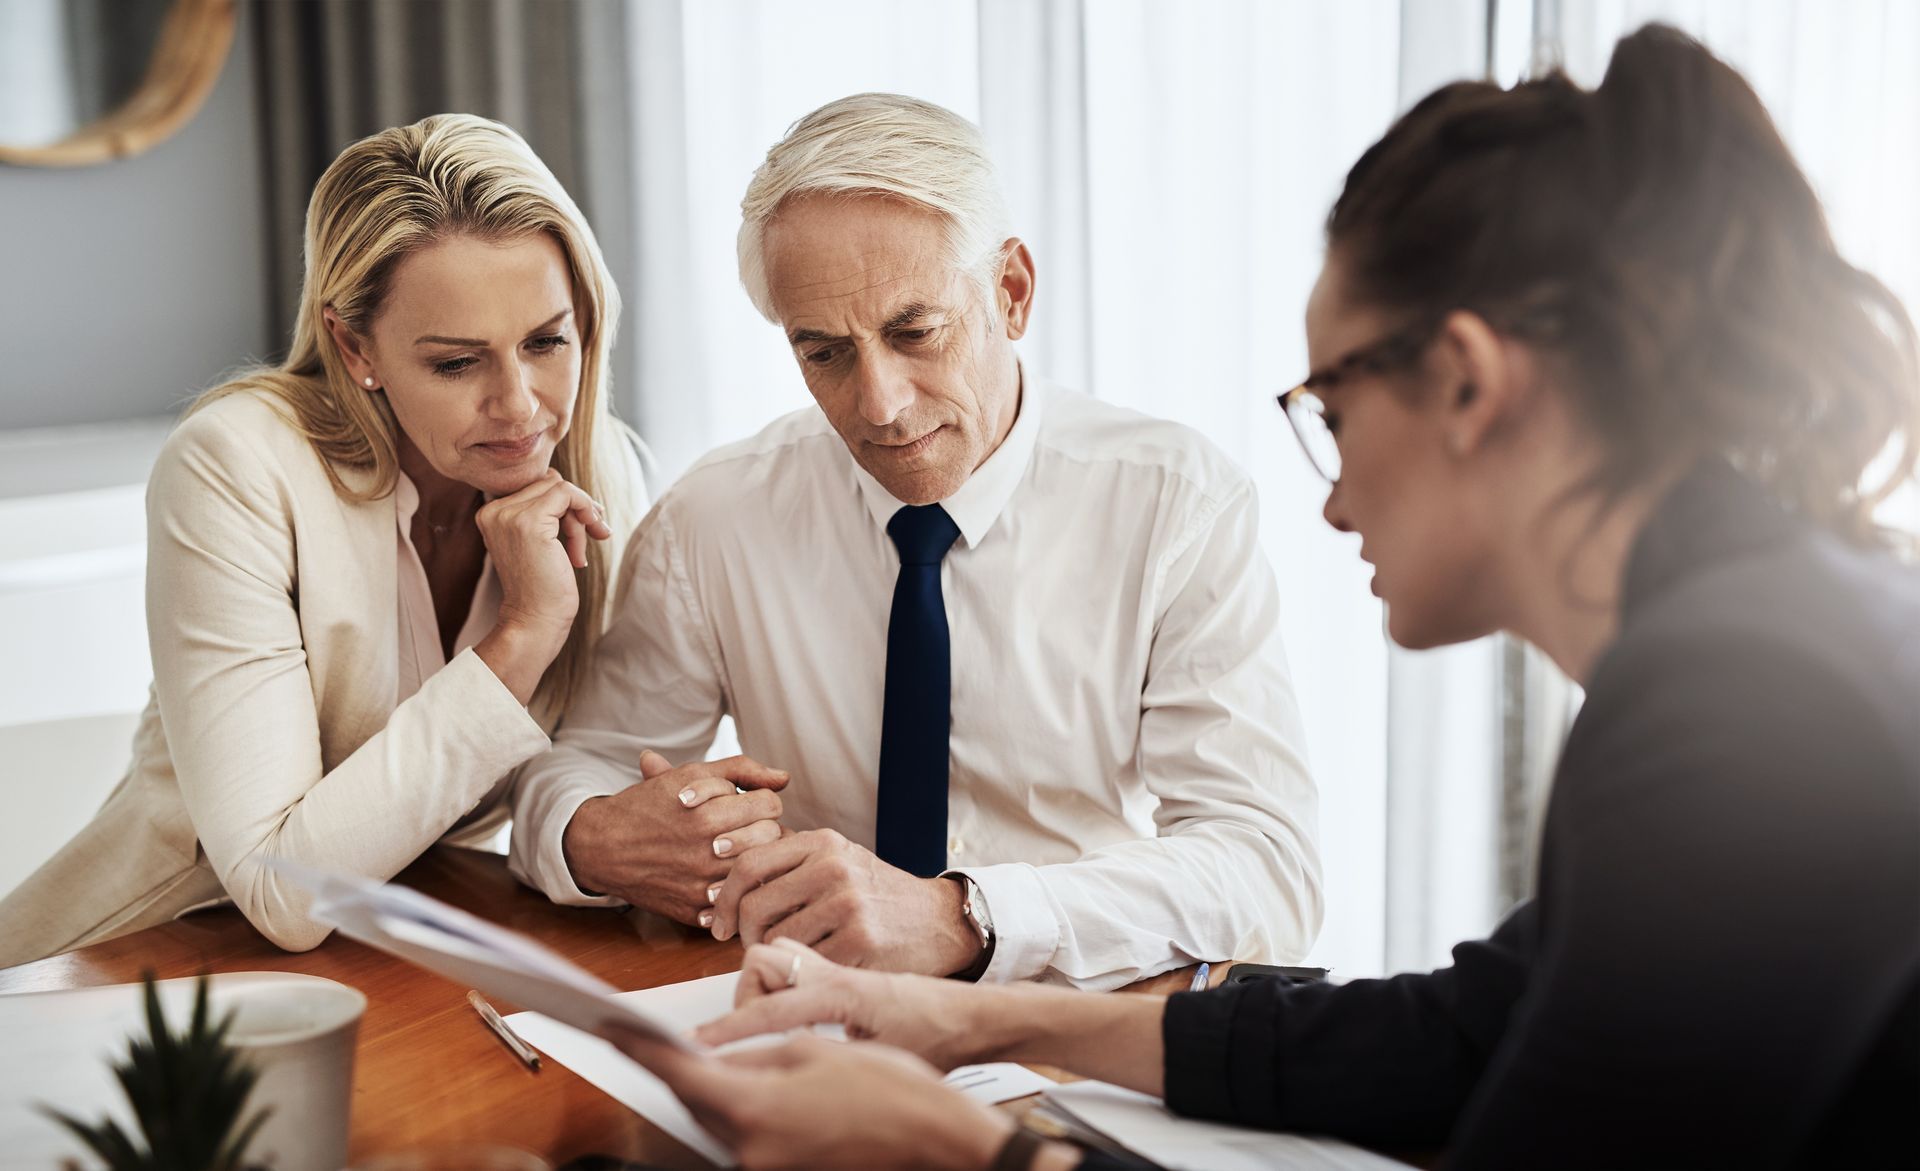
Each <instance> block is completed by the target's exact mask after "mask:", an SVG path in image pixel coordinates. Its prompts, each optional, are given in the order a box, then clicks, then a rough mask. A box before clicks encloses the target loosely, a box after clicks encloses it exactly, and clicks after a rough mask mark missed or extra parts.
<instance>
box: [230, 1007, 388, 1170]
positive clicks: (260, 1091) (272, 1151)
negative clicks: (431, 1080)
mask: <svg viewBox="0 0 1920 1171" xmlns="http://www.w3.org/2000/svg"><path fill="white" fill-rule="evenodd" d="M208 1007H209V1008H210V1009H211V1010H212V1015H213V1018H214V1019H215V1020H219V1019H220V1018H222V1017H224V1016H225V1015H226V1014H227V1013H228V1012H232V1013H233V1014H234V1019H233V1027H232V1028H231V1029H230V1030H229V1031H228V1033H227V1040H228V1041H229V1042H230V1043H231V1044H232V1045H233V1047H234V1048H235V1049H237V1050H239V1051H240V1054H241V1056H242V1057H243V1058H244V1059H245V1060H246V1061H247V1062H248V1063H250V1064H251V1065H252V1066H253V1067H254V1069H256V1070H257V1071H259V1074H260V1080H259V1081H258V1082H256V1083H255V1084H254V1088H253V1094H252V1095H251V1096H250V1097H249V1098H248V1100H247V1106H246V1111H245V1113H244V1114H243V1115H242V1116H241V1117H242V1118H243V1119H246V1118H251V1117H253V1115H254V1112H255V1111H257V1110H259V1109H260V1108H261V1107H263V1106H265V1107H270V1108H271V1109H272V1111H273V1113H272V1114H271V1115H269V1116H268V1118H267V1121H266V1122H265V1124H263V1125H262V1126H261V1128H260V1132H259V1134H258V1135H256V1136H255V1137H254V1140H253V1143H252V1145H251V1146H249V1147H248V1148H247V1162H249V1163H259V1164H264V1165H265V1166H268V1167H271V1168H273V1171H340V1168H342V1167H344V1166H346V1163H347V1125H348V1114H349V1108H350V1106H351V1104H352V1101H353V1048H354V1041H355V1039H356V1038H357V1037H358V1035H359V1032H360V1016H361V1014H362V1013H364V1012H365V1011H366V1008H367V998H366V997H365V996H362V995H361V994H360V992H359V991H358V990H356V989H353V988H349V987H347V986H346V985H345V984H340V983H337V982H335V981H333V980H326V979H322V978H321V977H319V976H301V975H296V974H293V973H290V972H289V973H281V972H274V973H267V972H249V973H246V975H245V976H244V977H242V978H239V979H235V978H234V977H221V976H215V977H214V978H213V987H212V994H211V995H210V996H209V997H208Z"/></svg>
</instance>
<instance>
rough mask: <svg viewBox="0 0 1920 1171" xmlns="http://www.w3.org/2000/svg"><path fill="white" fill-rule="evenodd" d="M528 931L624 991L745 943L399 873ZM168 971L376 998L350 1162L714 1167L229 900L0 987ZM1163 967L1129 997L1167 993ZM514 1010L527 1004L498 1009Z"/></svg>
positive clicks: (471, 877)
mask: <svg viewBox="0 0 1920 1171" xmlns="http://www.w3.org/2000/svg"><path fill="white" fill-rule="evenodd" d="M396 881H398V882H400V883H403V884H405V885H407V886H411V887H413V888H414V889H416V890H419V891H422V892H424V893H426V894H429V895H431V896H433V897H434V898H437V899H440V900H442V901H444V902H448V903H451V904H453V905H454V906H457V907H463V908H465V909H466V910H469V911H472V912H474V913H475V914H478V915H482V916H484V917H486V918H488V919H491V920H493V921H494V922H496V923H500V924H503V925H504V926H506V927H509V928H512V929H513V930H515V931H519V932H522V933H523V934H526V935H530V936H532V937H533V938H535V939H538V940H540V941H541V942H542V943H544V944H546V945H547V946H548V947H551V948H553V949H554V950H556V951H558V952H560V953H561V954H563V955H566V956H568V957H570V958H572V959H573V961H574V962H575V963H578V964H579V965H580V966H581V967H583V968H586V969H587V970H588V971H590V972H593V973H594V974H595V975H597V976H599V977H600V978H602V979H604V980H606V981H607V982H608V983H610V984H612V985H614V986H615V987H616V988H622V989H634V988H652V987H655V986H657V985H661V984H672V983H677V982H679V981H682V980H693V979H697V978H699V977H701V976H715V975H719V974H721V973H724V972H732V971H737V970H738V969H739V967H740V952H741V948H740V945H739V944H738V943H737V942H729V943H718V942H715V941H714V940H713V939H712V938H711V937H710V936H708V935H707V934H706V933H704V932H701V931H696V930H693V929H691V928H687V927H682V926H680V925H679V924H677V923H673V922H670V921H668V920H666V919H662V918H660V917H659V916H657V915H651V914H647V913H645V912H641V911H631V910H630V911H625V912H614V911H608V910H603V909H598V908H583V907H557V906H554V905H553V904H551V903H549V902H548V901H547V899H546V897H545V896H543V895H540V894H538V893H536V892H534V891H532V890H529V889H527V888H526V887H523V886H521V885H520V884H519V883H517V882H515V881H514V880H513V878H512V876H510V875H509V874H508V873H507V869H506V865H505V859H503V858H501V857H499V856H497V855H493V854H482V853H476V852H474V851H470V850H461V849H457V848H453V847H447V846H440V847H435V848H434V849H432V850H430V851H428V852H427V853H426V854H425V855H424V856H423V857H422V858H421V859H420V860H419V861H418V862H415V863H414V864H413V865H412V866H410V867H408V868H407V869H406V870H405V871H403V872H401V874H400V876H399V878H398V879H397V880H396ZM147 969H151V970H152V971H153V972H154V973H155V974H156V975H157V976H159V977H161V978H163V979H165V978H169V977H175V976H192V975H196V974H198V973H200V972H253V971H274V972H305V973H308V974H310V975H315V976H325V977H327V978H328V979H332V980H338V981H340V982H341V983H343V984H350V985H352V986H353V987H355V988H358V989H359V990H360V991H361V992H363V993H365V994H366V997H367V1013H366V1016H365V1017H364V1018H363V1019H362V1020H361V1022H360V1038H359V1049H358V1052H357V1054H356V1057H355V1062H354V1072H353V1119H352V1138H351V1143H352V1146H351V1157H352V1158H353V1159H355V1160H356V1161H357V1160H361V1159H365V1158H367V1157H369V1156H372V1155H377V1154H383V1153H386V1152H390V1151H398V1150H405V1149H409V1148H416V1147H435V1146H450V1145H455V1144H461V1143H475V1142H486V1143H499V1144H503V1145H507V1146H515V1147H522V1148H524V1149H526V1150H529V1151H532V1152H534V1153H536V1154H539V1155H541V1156H543V1157H545V1158H546V1159H547V1160H549V1161H550V1162H552V1163H553V1164H555V1165H556V1166H558V1165H559V1164H561V1163H564V1162H566V1161H567V1160H569V1159H572V1158H574V1157H575V1156H578V1155H583V1154H590V1153H596V1152H597V1153H605V1154H611V1155H618V1156H621V1157H622V1158H626V1159H630V1160H633V1161H636V1162H645V1163H655V1164H658V1165H660V1166H663V1167H670V1168H705V1167H708V1166H710V1165H709V1164H708V1163H707V1162H706V1161H705V1160H703V1159H702V1158H701V1157H700V1156H698V1155H696V1154H694V1153H693V1152H692V1151H690V1150H688V1149H687V1148H686V1147H684V1146H682V1145H681V1144H680V1143H679V1142H677V1141H675V1140H674V1139H671V1138H669V1137H668V1136H667V1135H666V1134H665V1133H663V1132H662V1131H660V1130H659V1129H658V1128H657V1127H655V1126H653V1125H652V1124H651V1123H648V1122H646V1121H645V1120H643V1119H642V1118H640V1116H639V1115H637V1114H634V1113H633V1112H632V1111H630V1110H628V1109H627V1108H626V1107H625V1106H622V1105H621V1104H620V1103H618V1102H616V1101H614V1100H613V1099H612V1098H610V1097H608V1096H607V1095H606V1094H604V1093H602V1092H601V1091H600V1090H598V1089H596V1088H595V1087H594V1086H593V1085H591V1084H590V1083H588V1082H586V1081H584V1080H582V1079H581V1078H580V1077H579V1076H577V1075H576V1074H574V1073H573V1071H571V1070H569V1069H567V1068H565V1067H564V1066H561V1065H559V1064H558V1063H556V1062H551V1061H546V1062H542V1063H541V1064H542V1068H541V1070H540V1072H538V1073H535V1072H533V1071H530V1070H528V1069H527V1068H526V1067H525V1066H524V1065H522V1064H521V1063H520V1062H519V1061H518V1060H516V1059H515V1058H514V1057H513V1055H512V1054H510V1053H509V1052H508V1051H507V1049H506V1047H505V1046H503V1045H502V1044H501V1043H500V1041H499V1039H498V1038H496V1037H495V1036H494V1035H493V1034H492V1033H490V1032H488V1031H487V1029H486V1027H485V1026H484V1025H482V1024H481V1023H480V1018H479V1017H478V1016H476V1015H475V1014H474V1012H473V1010H472V1009H471V1008H469V1007H468V1006H467V1002H466V991H467V990H466V989H465V988H464V987H461V986H459V985H456V984H453V983H450V982H449V981H446V980H443V979H441V978H440V977H439V976H436V975H434V974H433V973H431V972H428V971H425V970H424V969H421V968H417V967H414V966H413V965H412V964H409V963H406V962H405V961H402V960H397V959H394V958H392V957H390V956H387V955H385V954H384V953H381V952H378V951H374V950H373V949H371V948H368V947H363V946H362V945H360V944H358V943H355V942H353V941H352V940H350V939H346V938H343V937H341V936H339V935H335V936H334V937H332V938H330V939H329V940H327V942H326V943H324V944H322V945H320V947H318V948H316V949H315V950H313V951H310V952H305V953H300V954H292V953H288V952H283V951H280V950H279V949H278V948H276V947H274V946H273V945H272V944H270V943H268V942H267V941H266V939H265V938H263V937H262V936H261V935H260V933H259V932H257V931H255V930H254V929H253V928H252V927H251V926H249V925H248V923H247V921H246V920H245V919H244V918H242V917H241V915H240V913H239V912H238V911H236V910H234V909H233V908H231V907H227V908H222V909H219V910H214V911H203V912H200V913H197V914H194V915H189V916H187V917H186V918H184V919H179V920H176V921H174V922H172V923H167V924H165V925H163V926H160V927H154V928H150V929H148V930H146V931H141V932H137V933H135V934H133V935H127V936H122V937H121V938H119V939H114V940H110V941H108V942H106V943H101V944H95V945H94V946H92V947H85V948H81V949H80V950H78V951H74V952H69V953H67V954H66V955H61V956H54V957H52V958H51V959H45V960H40V961H38V962H37V963H31V964H23V965H21V966H19V967H16V968H8V969H5V970H0V994H6V993H12V992H45V991H51V990H55V989H63V988H82V987H88V986H92V985H99V984H125V983H129V982H132V981H137V980H138V979H139V978H140V975H141V973H142V971H144V970H147ZM1188 975H1189V973H1185V972H1169V973H1167V974H1166V975H1164V976H1160V977H1156V978H1155V979H1153V980H1148V981H1143V982H1142V983H1140V984H1138V985H1135V986H1134V989H1133V990H1135V991H1153V992H1161V993H1165V992H1171V991H1174V990H1175V989H1179V988H1184V987H1186V985H1187V979H1188ZM497 1007H499V1008H500V1010H501V1011H502V1012H503V1013H504V1012H506V1011H508V1010H509V1009H510V1008H513V1007H517V1006H511V1005H506V1004H500V1005H498V1006H497Z"/></svg>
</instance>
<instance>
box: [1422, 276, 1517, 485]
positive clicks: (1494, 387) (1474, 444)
mask: <svg viewBox="0 0 1920 1171" xmlns="http://www.w3.org/2000/svg"><path fill="white" fill-rule="evenodd" d="M1434 356H1435V361H1436V363H1437V365H1438V367H1439V369H1440V370H1441V372H1442V379H1443V381H1442V382H1441V386H1440V389H1439V394H1440V395H1441V396H1442V402H1441V404H1440V413H1441V416H1442V418H1443V420H1444V426H1445V428H1446V430H1445V442H1446V445H1447V450H1448V451H1449V452H1451V453H1452V454H1453V455H1455V456H1466V455H1470V454H1472V453H1474V452H1475V451H1478V450H1479V449H1480V446H1481V445H1482V444H1483V443H1485V442H1486V439H1487V436H1488V435H1489V434H1491V433H1492V432H1493V430H1494V429H1495V428H1496V427H1498V426H1499V425H1500V424H1501V422H1502V421H1504V420H1506V419H1509V418H1511V417H1513V415H1514V414H1515V413H1517V412H1518V411H1520V410H1521V409H1523V408H1524V407H1525V405H1526V402H1527V400H1528V399H1529V398H1530V396H1531V394H1532V390H1533V378H1532V364H1531V363H1530V362H1527V361H1526V360H1525V355H1524V351H1522V350H1521V349H1520V348H1519V347H1517V346H1515V345H1513V344H1511V343H1509V342H1508V341H1507V340H1506V339H1505V338H1503V337H1501V336H1500V335H1499V334H1498V333H1496V332H1495V331H1494V329H1493V327H1492V326H1491V325H1488V324H1487V321H1486V319H1485V318H1484V317H1481V316H1480V315H1479V314H1477V313H1470V312H1468V311H1466V310H1464V309H1459V310H1455V311H1454V312H1452V313H1449V314H1448V315H1447V318H1446V320H1445V321H1444V322H1442V323H1441V326H1440V332H1439V335H1438V336H1437V338H1436V339H1435V344H1434Z"/></svg>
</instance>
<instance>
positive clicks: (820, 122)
mask: <svg viewBox="0 0 1920 1171" xmlns="http://www.w3.org/2000/svg"><path fill="white" fill-rule="evenodd" d="M817 192H830V193H837V194H841V195H856V196H857V195H877V196H885V197H891V198H895V199H903V200H906V201H907V202H909V203H913V204H916V205H918V206H920V207H924V208H926V209H927V210H928V211H931V212H933V213H934V214H935V215H937V216H939V217H940V218H941V219H942V220H943V221H945V223H946V226H947V252H948V257H949V259H950V260H951V262H952V263H953V265H954V267H955V268H957V269H960V270H962V271H964V272H966V273H967V274H968V275H969V276H971V277H972V278H973V279H974V281H975V283H976V284H977V285H979V286H980V287H981V288H982V290H983V291H984V292H987V293H989V295H990V292H991V288H992V284H993V279H994V276H995V274H996V272H997V270H998V267H999V265H998V264H997V263H996V262H997V261H998V260H999V258H1000V249H1001V246H1002V245H1004V244H1005V243H1006V241H1007V239H1008V238H1009V237H1010V236H1012V235H1013V232H1012V230H1011V222H1012V217H1010V216H1009V215H1008V214H1007V205H1006V200H1005V199H1004V198H1003V197H1002V196H1001V194H1000V180H999V177H998V176H997V175H996V174H995V173H994V169H993V160H992V159H990V158H988V157H987V147H986V142H985V140H984V139H982V138H981V136H980V130H979V128H978V127H976V126H975V125H974V124H973V123H971V122H969V121H967V120H966V119H965V118H962V117H961V116H960V115H958V114H956V113H954V112H953V111H952V110H949V109H946V108H945V107H943V106H936V105H934V104H933V103H932V102H924V101H921V100H920V99H919V98H910V97H906V96H904V95H901V94H878V93H874V94H855V95H853V96H852V97H849V98H841V99H840V100H839V101H836V102H829V103H827V104H826V105H824V106H821V107H820V108H819V109H817V110H815V111H814V112H813V113H811V114H808V115H807V116H806V117H804V118H802V119H800V120H799V121H798V122H795V123H794V124H793V125H792V126H790V127H788V128H787V133H786V136H785V137H784V138H782V139H781V140H780V141H779V142H776V143H774V144H773V148H772V149H771V150H769V151H767V159H766V161H765V162H763V163H761V164H760V169H759V170H757V171H755V172H754V173H753V181H752V182H750V183H748V184H747V193H746V195H745V196H743V197H742V198H741V200H740V242H739V247H740V283H741V284H743V285H745V286H746V288H747V296H748V297H750V298H751V299H752V300H753V305H754V308H756V309H758V310H760V314H761V316H763V317H765V318H766V319H767V320H768V321H772V322H775V323H778V321H779V318H778V317H777V316H776V315H775V313H774V308H773V296H772V292H771V290H769V289H768V287H767V261H766V234H767V225H768V224H769V223H771V222H772V220H773V218H774V216H776V215H778V214H779V211H780V208H781V207H782V206H783V205H784V204H785V203H786V201H787V200H789V199H792V198H793V197H795V196H797V195H806V194H810V193H817Z"/></svg>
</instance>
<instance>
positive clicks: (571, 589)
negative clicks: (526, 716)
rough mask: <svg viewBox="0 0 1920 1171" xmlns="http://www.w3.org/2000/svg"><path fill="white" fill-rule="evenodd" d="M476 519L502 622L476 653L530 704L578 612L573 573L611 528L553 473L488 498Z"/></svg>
mask: <svg viewBox="0 0 1920 1171" xmlns="http://www.w3.org/2000/svg"><path fill="white" fill-rule="evenodd" d="M474 520H475V523H477V524H478V525H479V526H480V537H481V539H482V540H483V541H485V542H486V545H487V553H488V554H489V555H490V556H491V557H492V558H493V569H494V572H495V573H496V574H498V575H499V578H500V619H499V621H498V622H497V623H496V624H495V625H494V628H493V631H492V633H490V634H488V635H487V637H486V638H484V639H482V640H481V641H480V644H479V645H478V646H477V647H475V648H474V649H475V651H476V652H477V653H478V654H479V655H480V658H481V659H482V660H483V661H485V662H486V664H487V666H489V667H491V668H492V669H493V673H494V674H495V675H498V676H499V677H500V681H501V682H502V683H505V684H506V685H507V688H508V689H509V690H511V691H512V692H513V694H514V696H515V697H516V698H517V699H519V700H520V702H521V703H526V702H527V701H528V700H530V699H531V698H532V697H533V690H534V688H535V687H536V686H538V684H539V682H540V676H541V675H542V674H544V673H545V672H546V669H547V667H548V665H549V664H551V663H552V662H553V659H554V656H555V655H557V654H559V653H560V648H561V646H562V645H564V644H565V643H566V641H567V634H568V632H569V631H570V630H572V628H573V619H574V615H575V614H577V613H578V612H579V610H580V590H579V587H578V585H576V584H575V581H574V576H573V573H574V570H576V569H581V568H584V567H585V566H586V564H587V542H588V541H589V540H595V541H604V540H606V539H607V538H608V537H611V536H612V535H613V530H612V529H610V528H608V527H607V520H606V515H605V513H604V511H603V510H602V509H601V507H600V506H599V505H598V504H596V503H595V502H594V500H593V498H592V497H590V496H588V495H587V494H586V493H585V492H583V491H581V490H580V489H579V488H577V487H575V486H574V485H572V484H570V483H568V482H567V480H566V479H565V477H563V476H561V474H560V473H559V472H557V471H555V470H554V469H552V468H548V469H547V470H546V471H545V472H544V473H542V474H541V475H540V477H539V478H538V479H536V480H534V481H533V482H532V483H531V484H528V485H527V486H526V487H524V488H522V489H520V490H519V491H518V492H515V493H513V494H512V495H510V496H502V497H500V498H499V499H497V500H491V501H488V502H487V503H486V504H484V505H482V506H481V508H480V511H479V513H478V514H477V515H476V516H475V517H474Z"/></svg>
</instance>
